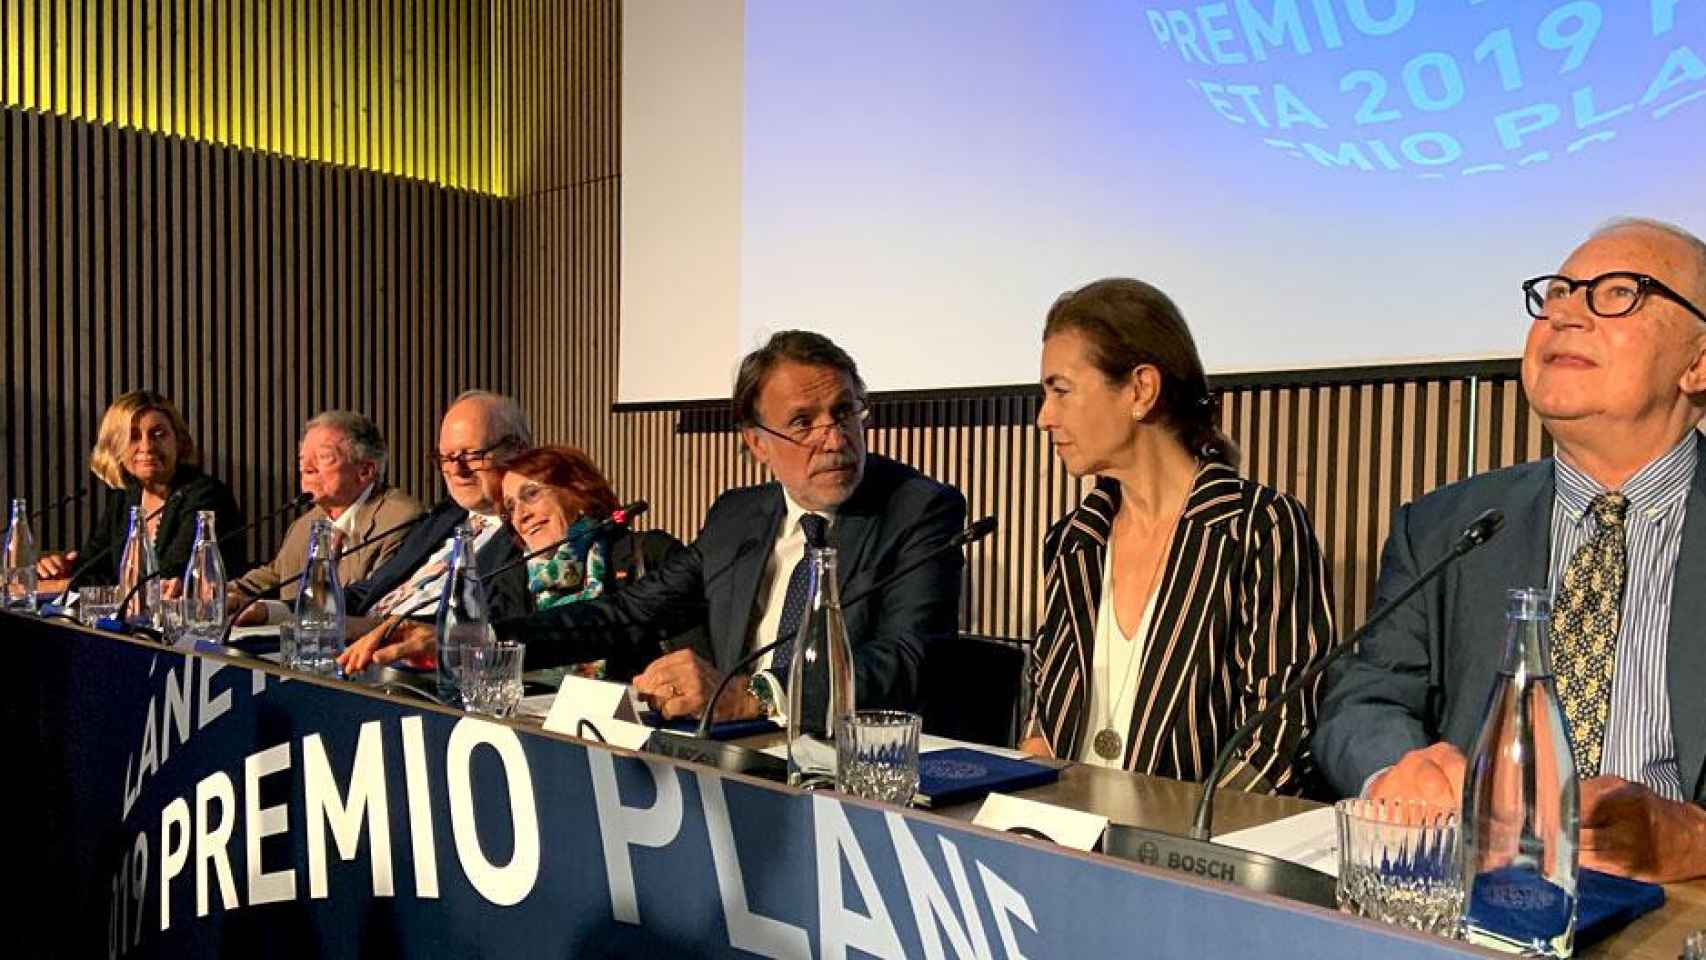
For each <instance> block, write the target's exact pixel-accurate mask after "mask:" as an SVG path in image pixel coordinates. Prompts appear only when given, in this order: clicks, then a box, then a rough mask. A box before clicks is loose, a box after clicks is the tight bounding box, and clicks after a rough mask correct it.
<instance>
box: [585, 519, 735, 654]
mask: <svg viewBox="0 0 1706 960" xmlns="http://www.w3.org/2000/svg"><path fill="white" fill-rule="evenodd" d="M686 550H687V547H686V546H685V545H683V544H682V542H681V541H680V540H677V539H676V538H675V537H674V536H672V535H670V534H668V533H666V532H664V531H662V530H646V531H641V532H631V533H627V534H625V535H623V536H621V537H618V538H616V539H614V540H613V541H611V544H610V553H609V558H610V569H609V570H608V571H607V572H606V576H607V577H608V578H609V580H608V582H607V583H606V584H605V587H604V589H605V592H606V593H617V592H620V591H622V590H626V589H627V588H628V587H629V586H631V585H632V584H635V583H638V582H640V581H641V580H642V579H644V578H645V576H646V574H648V573H650V572H651V571H653V570H656V569H657V568H659V567H661V566H663V565H664V564H666V563H668V562H669V560H670V558H671V557H673V556H675V555H676V554H678V553H684V552H686ZM704 633H705V629H704V626H703V625H701V624H697V623H695V624H693V625H692V626H690V627H688V628H686V629H685V630H682V631H678V632H674V633H672V632H670V630H668V629H666V628H661V627H659V626H657V625H655V624H651V623H643V624H635V625H634V626H632V627H629V628H628V636H627V637H626V638H625V639H624V640H621V641H618V642H617V643H616V647H617V649H616V650H614V651H612V654H611V656H610V658H609V659H608V660H607V661H606V662H605V667H604V669H605V676H606V679H609V680H613V681H617V682H627V681H628V680H631V679H633V678H634V676H635V675H637V674H639V673H640V672H641V671H642V670H644V669H645V668H646V665H647V664H649V663H651V662H652V661H653V660H654V659H656V658H658V657H659V656H662V655H663V654H664V652H666V651H668V650H674V649H681V648H692V649H699V648H704V647H707V646H708V645H709V640H708V639H707V638H706V637H705V636H704Z"/></svg>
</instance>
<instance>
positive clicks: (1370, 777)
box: [1357, 763, 1395, 799]
mask: <svg viewBox="0 0 1706 960" xmlns="http://www.w3.org/2000/svg"><path fill="white" fill-rule="evenodd" d="M1394 766H1395V764H1390V763H1389V764H1387V765H1386V766H1384V767H1381V768H1380V769H1379V770H1376V771H1374V772H1373V773H1371V774H1369V775H1368V779H1367V780H1364V781H1363V782H1362V789H1361V790H1360V791H1358V792H1357V797H1358V798H1359V799H1366V798H1367V797H1368V788H1369V787H1372V786H1374V781H1376V780H1379V779H1380V777H1381V775H1382V774H1384V773H1386V771H1388V770H1390V769H1392V768H1393V767H1394Z"/></svg>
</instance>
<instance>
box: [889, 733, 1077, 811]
mask: <svg viewBox="0 0 1706 960" xmlns="http://www.w3.org/2000/svg"><path fill="white" fill-rule="evenodd" d="M1059 779H1060V771H1059V770H1057V769H1055V768H1054V767H1047V766H1044V765H1042V764H1040V763H1036V762H1033V761H1030V760H1015V759H1013V758H1011V757H1003V756H999V755H997V754H993V753H986V752H984V751H982V750H974V749H972V748H970V747H950V748H948V749H946V750H932V751H930V752H929V753H926V754H924V755H922V756H920V757H919V758H918V803H919V804H920V805H921V806H925V807H946V806H951V805H953V804H956V803H964V802H966V801H968V800H976V799H978V798H980V797H983V796H985V795H987V794H990V793H994V792H995V791H997V790H999V791H1002V792H1003V793H1006V792H1011V791H1014V790H1024V789H1026V788H1027V787H1037V786H1041V785H1043V784H1045V783H1053V782H1055V781H1056V780H1059Z"/></svg>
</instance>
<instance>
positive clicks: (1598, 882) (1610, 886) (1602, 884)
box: [1576, 870, 1665, 949]
mask: <svg viewBox="0 0 1706 960" xmlns="http://www.w3.org/2000/svg"><path fill="white" fill-rule="evenodd" d="M1664 905H1665V888H1664V887H1661V886H1659V885H1658V884H1656V883H1643V882H1642V881H1640V880H1630V879H1627V878H1625V877H1614V876H1612V875H1611V874H1609V873H1600V872H1599V871H1598V870H1583V871H1582V872H1581V876H1579V877H1577V878H1576V947H1577V948H1578V949H1580V948H1581V947H1583V946H1586V945H1587V944H1590V943H1593V942H1595V941H1597V940H1602V939H1604V938H1605V937H1608V936H1610V935H1611V934H1613V933H1616V932H1617V931H1619V930H1621V929H1623V928H1624V927H1627V926H1628V925H1629V924H1631V923H1633V922H1634V921H1635V918H1636V917H1639V916H1641V915H1643V914H1648V913H1652V912H1653V911H1654V910H1657V909H1658V908H1660V907H1662V906H1664Z"/></svg>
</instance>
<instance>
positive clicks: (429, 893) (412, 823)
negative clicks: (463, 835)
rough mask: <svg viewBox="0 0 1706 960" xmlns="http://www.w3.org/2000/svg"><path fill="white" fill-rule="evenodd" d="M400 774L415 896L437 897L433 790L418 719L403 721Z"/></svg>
mask: <svg viewBox="0 0 1706 960" xmlns="http://www.w3.org/2000/svg"><path fill="white" fill-rule="evenodd" d="M403 773H404V776H405V780H406V781H407V783H408V790H409V842H410V844H412V845H413V852H414V855H415V896H417V897H437V896H438V850H437V847H436V845H435V844H434V842H433V835H432V792H431V790H432V788H431V787H430V786H429V785H428V780H427V762H426V736H425V734H423V733H422V732H421V718H420V717H404V718H403Z"/></svg>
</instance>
